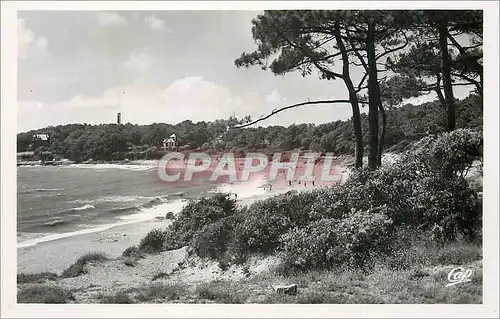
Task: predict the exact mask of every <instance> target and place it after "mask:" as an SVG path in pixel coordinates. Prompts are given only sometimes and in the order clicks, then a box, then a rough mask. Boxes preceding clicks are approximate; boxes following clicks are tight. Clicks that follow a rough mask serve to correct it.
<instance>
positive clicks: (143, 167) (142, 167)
mask: <svg viewBox="0 0 500 319" xmlns="http://www.w3.org/2000/svg"><path fill="white" fill-rule="evenodd" d="M64 167H65V168H87V169H96V170H107V169H124V170H129V171H147V170H153V169H157V166H156V165H149V164H148V165H142V164H140V165H139V164H136V165H134V164H111V163H103V164H71V165H67V166H64Z"/></svg>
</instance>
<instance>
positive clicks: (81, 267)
mask: <svg viewBox="0 0 500 319" xmlns="http://www.w3.org/2000/svg"><path fill="white" fill-rule="evenodd" d="M104 260H107V257H106V255H105V254H103V253H101V252H92V253H88V254H85V255H83V256H82V257H80V258H78V259H77V260H76V262H75V263H74V264H73V265H71V266H69V267H68V268H67V269H65V270H64V271H63V273H62V275H61V277H62V278H71V277H78V276H80V275H82V274H85V273H86V269H85V266H86V265H87V264H89V263H92V262H101V261H104Z"/></svg>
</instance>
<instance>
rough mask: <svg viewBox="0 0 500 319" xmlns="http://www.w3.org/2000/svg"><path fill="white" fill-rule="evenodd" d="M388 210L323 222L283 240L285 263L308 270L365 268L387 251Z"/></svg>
mask: <svg viewBox="0 0 500 319" xmlns="http://www.w3.org/2000/svg"><path fill="white" fill-rule="evenodd" d="M386 210H387V208H385V207H382V208H377V209H372V210H368V211H361V212H352V213H351V215H349V216H348V217H346V218H345V219H340V220H337V219H321V220H318V221H315V222H312V223H311V224H309V225H307V226H305V227H297V228H294V229H292V230H290V231H289V232H288V233H286V234H285V235H283V236H282V237H281V250H282V252H283V253H284V254H283V256H284V261H285V263H286V264H288V265H289V266H290V267H292V268H296V269H302V270H309V269H321V268H326V269H328V268H332V267H345V266H353V267H363V266H364V264H365V263H366V262H368V261H369V260H370V258H371V256H372V255H373V254H376V253H380V252H385V251H388V248H389V245H390V240H391V238H392V221H391V220H390V219H389V218H388V217H387V215H386Z"/></svg>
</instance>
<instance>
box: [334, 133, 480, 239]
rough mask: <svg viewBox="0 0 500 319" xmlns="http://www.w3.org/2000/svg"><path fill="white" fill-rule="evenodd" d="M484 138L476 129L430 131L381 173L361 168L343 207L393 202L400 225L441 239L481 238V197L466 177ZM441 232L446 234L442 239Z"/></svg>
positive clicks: (346, 192) (343, 191) (343, 195)
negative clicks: (411, 226) (434, 230)
mask: <svg viewBox="0 0 500 319" xmlns="http://www.w3.org/2000/svg"><path fill="white" fill-rule="evenodd" d="M481 149H482V137H481V135H480V134H479V133H476V132H473V131H470V130H456V131H454V132H450V133H444V134H442V135H439V136H428V137H426V138H424V139H422V140H421V141H419V142H418V143H416V144H415V145H414V146H413V147H412V148H411V150H409V151H407V152H406V153H405V154H404V155H402V156H401V158H399V159H398V160H396V161H395V162H394V163H393V164H392V165H390V166H385V167H382V168H380V169H379V170H378V171H375V172H355V173H354V174H352V175H351V176H350V177H349V179H348V180H347V182H346V183H345V184H344V185H342V186H341V187H340V188H339V189H338V192H340V194H341V196H337V197H340V198H344V199H340V203H342V202H344V203H345V204H343V205H342V204H340V203H339V204H336V206H337V207H338V208H339V209H340V210H344V213H345V208H346V207H355V208H356V209H357V210H365V209H367V208H369V207H377V206H382V205H387V206H388V207H390V210H389V211H388V213H389V217H390V218H391V219H392V220H393V221H394V223H395V224H396V225H401V224H403V225H415V226H420V227H421V228H422V230H424V231H428V230H430V229H432V228H435V229H436V227H437V228H438V229H442V231H441V233H440V234H438V233H436V234H435V235H436V239H440V240H452V239H454V238H456V236H457V235H459V234H460V235H462V236H465V237H467V238H470V239H474V238H476V237H477V236H478V235H479V233H480V228H481V215H482V212H481V200H480V199H479V198H478V196H477V194H476V191H475V190H474V189H473V188H471V186H470V185H469V183H468V182H467V181H466V179H465V177H464V176H465V175H466V172H467V171H468V169H469V168H470V167H471V166H472V165H473V163H474V161H476V160H478V159H480V158H481V154H482V151H481ZM438 237H441V238H438Z"/></svg>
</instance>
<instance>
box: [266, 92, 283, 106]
mask: <svg viewBox="0 0 500 319" xmlns="http://www.w3.org/2000/svg"><path fill="white" fill-rule="evenodd" d="M282 100H284V99H283V98H282V97H281V94H280V93H279V92H278V90H276V89H274V90H273V91H272V92H271V93H269V94H268V95H266V97H265V101H266V103H267V104H278V103H279V102H281V101H282Z"/></svg>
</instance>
